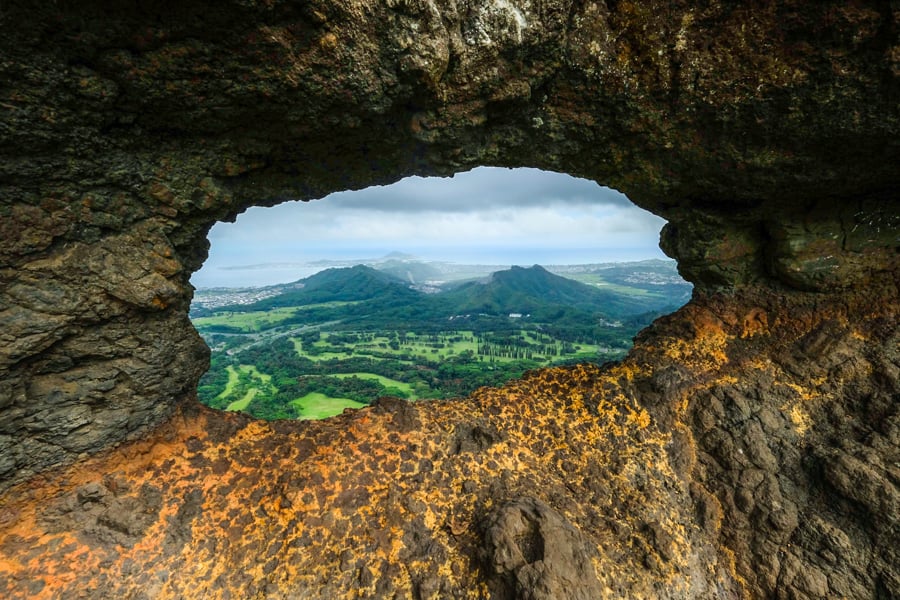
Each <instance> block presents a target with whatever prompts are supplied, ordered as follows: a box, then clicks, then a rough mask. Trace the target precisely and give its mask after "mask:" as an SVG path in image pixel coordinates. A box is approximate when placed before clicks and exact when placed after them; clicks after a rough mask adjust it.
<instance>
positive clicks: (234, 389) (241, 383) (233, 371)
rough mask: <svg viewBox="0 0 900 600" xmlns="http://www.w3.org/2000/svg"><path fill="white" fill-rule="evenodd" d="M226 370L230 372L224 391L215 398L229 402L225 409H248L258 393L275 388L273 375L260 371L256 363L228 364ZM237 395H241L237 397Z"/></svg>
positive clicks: (222, 401)
mask: <svg viewBox="0 0 900 600" xmlns="http://www.w3.org/2000/svg"><path fill="white" fill-rule="evenodd" d="M225 371H226V372H227V373H228V381H227V382H226V384H225V389H224V390H222V393H220V394H219V395H218V396H216V398H215V400H217V401H218V402H219V403H220V404H221V403H224V402H228V404H227V405H225V410H232V411H234V410H246V408H247V406H249V405H250V403H251V402H252V401H253V398H255V397H256V395H257V394H259V393H261V392H262V393H267V392H270V391H271V390H272V389H274V388H273V386H272V376H271V375H267V374H266V373H260V372H259V370H258V369H257V368H256V366H255V365H237V366H234V365H228V366H227V367H225ZM236 396H240V397H239V398H235V397H236ZM229 400H230V401H229Z"/></svg>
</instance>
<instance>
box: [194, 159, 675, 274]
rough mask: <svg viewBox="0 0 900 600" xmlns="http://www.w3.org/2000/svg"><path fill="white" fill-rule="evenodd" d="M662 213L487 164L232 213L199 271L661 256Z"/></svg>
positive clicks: (604, 192) (564, 181)
mask: <svg viewBox="0 0 900 600" xmlns="http://www.w3.org/2000/svg"><path fill="white" fill-rule="evenodd" d="M664 223H665V221H663V220H662V219H661V218H659V217H657V216H655V215H652V214H650V213H648V212H647V211H644V210H642V209H640V208H638V207H636V206H634V205H633V204H632V203H631V201H629V200H628V198H626V197H625V196H624V195H622V194H620V193H618V192H616V191H614V190H611V189H609V188H602V187H600V186H599V185H597V184H596V183H594V182H591V181H587V180H584V179H576V178H574V177H571V176H569V175H563V174H559V173H549V172H546V171H539V170H537V169H501V168H488V167H481V168H478V169H474V170H472V171H469V172H466V173H458V174H457V175H455V176H454V177H451V178H437V177H429V178H422V177H409V178H407V179H404V180H402V181H399V182H397V183H395V184H393V185H389V186H375V187H371V188H367V189H365V190H360V191H356V192H338V193H335V194H331V195H330V196H326V197H325V198H323V199H321V200H315V201H312V202H286V203H284V204H280V205H278V206H275V207H273V208H251V209H249V210H247V212H245V213H244V214H242V215H240V216H239V217H238V219H237V221H236V222H235V223H218V224H216V225H215V226H214V227H213V228H212V230H211V231H210V234H209V240H210V243H211V248H210V256H209V259H208V260H207V262H206V263H205V264H204V266H203V269H201V270H200V271H198V272H197V273H195V274H194V277H193V278H192V282H193V283H194V285H196V286H197V287H211V286H220V285H235V286H236V285H240V283H241V282H239V281H235V278H236V277H246V282H245V283H246V284H247V285H268V284H271V283H278V282H282V281H292V280H295V279H298V278H300V277H304V276H308V275H309V274H311V273H309V272H302V270H297V269H296V268H295V267H297V264H298V263H303V262H305V261H314V260H319V259H323V258H324V259H329V258H330V259H350V258H376V257H379V256H383V255H384V254H387V253H388V252H392V251H399V252H405V253H410V254H414V255H416V256H419V257H421V258H423V259H428V260H445V261H450V262H459V263H470V264H510V265H511V264H518V265H523V266H530V265H532V264H578V263H589V262H605V261H615V260H640V259H644V258H662V257H663V254H662V252H661V251H660V250H659V247H658V241H659V230H660V228H661V227H662V226H663V224H664ZM260 265H266V266H265V267H260ZM250 266H253V267H254V268H253V269H248V268H240V267H250ZM292 269H293V270H292ZM251 272H252V273H251Z"/></svg>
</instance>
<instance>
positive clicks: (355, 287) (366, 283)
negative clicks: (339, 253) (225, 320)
mask: <svg viewBox="0 0 900 600" xmlns="http://www.w3.org/2000/svg"><path fill="white" fill-rule="evenodd" d="M291 288H293V289H288V291H285V292H283V293H281V294H278V295H277V296H274V297H272V298H266V299H265V300H260V301H259V302H255V303H253V304H248V305H246V306H245V307H244V308H243V310H246V311H250V310H254V311H255V310H267V309H270V308H279V307H285V306H305V305H309V304H320V303H324V302H360V301H378V303H379V304H388V305H391V304H396V303H398V302H403V301H409V302H411V301H414V300H415V299H417V298H418V296H419V293H418V292H416V291H415V290H411V289H409V287H408V285H407V284H406V283H405V282H404V281H402V280H400V279H398V278H397V277H394V276H393V275H391V274H389V273H383V272H381V271H378V270H376V269H373V268H371V267H366V266H364V265H356V266H355V267H349V268H335V269H325V270H324V271H320V272H318V273H316V274H315V275H312V276H310V277H307V278H306V279H302V280H300V281H298V282H296V283H294V284H291Z"/></svg>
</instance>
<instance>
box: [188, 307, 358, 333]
mask: <svg viewBox="0 0 900 600" xmlns="http://www.w3.org/2000/svg"><path fill="white" fill-rule="evenodd" d="M351 304H357V302H350V301H348V302H338V301H335V302H320V303H318V304H309V305H306V306H287V307H280V308H271V309H269V310H258V311H250V312H238V311H230V310H221V311H218V312H216V313H215V314H214V315H213V316H211V317H197V318H195V319H193V323H194V326H195V327H196V328H197V329H200V330H202V329H210V328H213V329H214V328H216V327H228V328H229V329H234V330H239V331H241V332H243V333H255V332H260V331H266V330H268V329H272V328H274V327H277V326H279V325H281V324H283V323H284V322H285V321H287V320H289V319H291V318H293V317H295V316H296V315H297V313H299V312H302V311H308V310H312V309H317V308H337V307H340V306H348V305H351Z"/></svg>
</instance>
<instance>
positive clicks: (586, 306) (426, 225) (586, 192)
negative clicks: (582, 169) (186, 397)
mask: <svg viewBox="0 0 900 600" xmlns="http://www.w3.org/2000/svg"><path fill="white" fill-rule="evenodd" d="M663 224H664V221H663V220H662V219H660V218H659V217H656V216H655V215H652V214H650V213H648V212H646V211H644V210H642V209H640V208H638V207H636V206H635V205H633V204H632V203H631V202H630V201H629V200H628V199H627V198H626V197H625V196H624V195H622V194H620V193H618V192H616V191H614V190H611V189H609V188H603V187H601V186H599V185H597V184H596V183H594V182H591V181H587V180H583V179H577V178H574V177H571V176H568V175H563V174H559V173H548V172H544V171H539V170H536V169H496V168H479V169H475V170H473V171H469V172H466V173H461V174H457V175H456V176H454V177H453V178H421V177H410V178H407V179H404V180H401V181H399V182H397V183H395V184H393V185H390V186H383V187H382V186H379V187H371V188H367V189H365V190H361V191H355V192H339V193H334V194H331V195H330V196H327V197H326V198H323V199H321V200H318V201H314V202H308V203H305V202H288V203H284V204H281V205H279V206H276V207H274V208H269V209H263V208H252V209H250V210H248V211H247V212H246V213H244V214H243V215H241V216H240V217H239V218H238V219H237V221H236V222H235V223H234V224H225V223H219V224H217V225H216V226H215V227H214V228H213V229H212V230H211V232H210V241H211V251H210V256H209V259H208V260H207V262H206V263H205V264H204V266H203V268H202V269H201V270H200V271H198V272H197V273H196V274H195V275H194V277H193V279H192V283H193V284H194V285H195V287H196V288H197V291H196V293H195V296H194V303H193V305H192V307H191V318H192V320H193V323H194V325H195V327H196V328H197V329H198V331H199V332H200V333H201V335H202V336H203V337H204V339H205V340H206V342H207V343H208V344H209V346H210V348H211V349H212V360H211V365H212V366H211V368H210V370H209V371H208V372H207V373H206V374H205V375H204V377H203V378H202V379H201V381H200V385H199V390H198V393H199V396H200V399H201V401H203V402H204V403H206V404H208V405H210V406H212V407H214V408H219V409H225V410H243V411H246V412H249V413H250V414H252V415H254V416H256V417H260V418H266V419H276V418H291V419H296V418H322V417H327V416H331V415H334V414H337V413H339V412H341V411H342V410H344V409H345V408H348V407H352V408H359V407H362V406H365V405H366V404H368V403H370V402H371V401H373V400H374V399H376V398H378V397H380V396H397V397H400V398H405V399H408V400H411V401H413V400H425V399H436V398H450V397H460V396H466V395H467V394H468V393H470V392H471V391H473V390H474V389H476V388H477V387H480V386H482V385H491V386H498V385H502V384H503V383H504V382H505V381H508V380H509V379H512V378H515V377H518V376H520V375H521V374H522V373H523V372H524V371H525V370H528V369H533V368H537V367H542V366H549V365H557V364H564V363H573V362H606V361H608V360H613V359H618V358H621V357H622V356H623V355H624V354H625V353H626V352H627V350H628V349H629V348H630V346H631V343H632V338H633V337H634V335H635V334H636V333H637V331H639V330H640V329H641V328H643V327H645V326H646V325H648V324H649V323H650V322H651V321H652V320H653V319H654V318H655V317H656V316H659V315H660V314H663V313H666V312H670V311H672V310H675V309H676V308H678V307H679V306H681V305H682V304H684V303H685V302H686V301H687V300H688V299H689V296H690V291H691V286H690V284H688V283H687V282H685V281H684V280H682V279H681V278H680V277H679V276H678V273H677V271H676V270H675V263H674V261H671V260H669V259H667V258H665V256H664V255H663V254H662V252H661V251H660V250H659V247H658V239H659V230H660V228H661V227H662V225H663Z"/></svg>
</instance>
